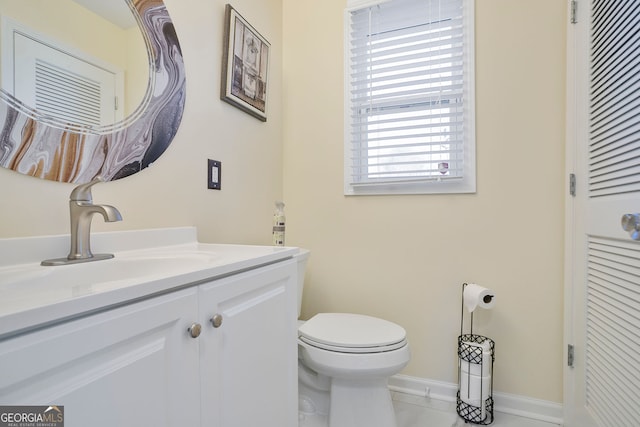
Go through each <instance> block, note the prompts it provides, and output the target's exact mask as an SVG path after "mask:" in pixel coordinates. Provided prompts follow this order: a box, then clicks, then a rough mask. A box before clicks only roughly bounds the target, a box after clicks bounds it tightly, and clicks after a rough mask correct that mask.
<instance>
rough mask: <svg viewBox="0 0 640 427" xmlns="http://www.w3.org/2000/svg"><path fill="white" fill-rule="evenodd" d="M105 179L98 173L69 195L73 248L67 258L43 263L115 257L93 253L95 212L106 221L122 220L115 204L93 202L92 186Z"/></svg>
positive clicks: (62, 262) (86, 260)
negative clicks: (92, 223)
mask: <svg viewBox="0 0 640 427" xmlns="http://www.w3.org/2000/svg"><path fill="white" fill-rule="evenodd" d="M103 181H104V180H103V179H102V177H101V176H99V175H98V176H96V177H95V178H94V179H93V181H91V182H88V183H86V184H81V185H79V186H77V187H76V188H74V189H73V191H72V192H71V196H70V197H69V210H70V216H71V250H70V251H69V255H68V256H67V257H66V258H56V259H48V260H45V261H42V263H41V264H42V265H47V266H50V265H66V264H75V263H79V262H88V261H98V260H102V259H109V258H113V254H95V255H94V254H92V253H91V240H90V239H91V219H92V218H93V214H96V213H99V214H101V215H102V216H103V217H104V220H105V221H106V222H115V221H122V216H121V215H120V212H119V211H118V209H116V208H114V207H113V206H109V205H94V204H93V197H92V196H91V187H93V186H94V185H96V184H97V183H99V182H103Z"/></svg>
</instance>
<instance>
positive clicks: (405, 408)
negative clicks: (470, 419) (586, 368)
mask: <svg viewBox="0 0 640 427" xmlns="http://www.w3.org/2000/svg"><path fill="white" fill-rule="evenodd" d="M393 405H394V407H395V410H396V419H397V421H398V426H397V427H474V426H475V424H465V422H464V421H463V420H462V419H461V418H460V417H458V414H456V412H455V409H454V407H453V404H451V407H450V408H445V407H443V408H430V407H426V406H422V405H415V404H412V403H407V402H402V401H398V400H394V402H393ZM446 406H448V405H446ZM326 423H327V420H326V418H325V417H322V416H317V415H301V416H300V422H299V427H326V426H327V424H326ZM557 426H558V424H553V423H547V422H543V421H537V420H532V419H529V418H523V417H517V416H515V415H509V414H503V413H500V412H495V413H494V422H493V424H491V427H557Z"/></svg>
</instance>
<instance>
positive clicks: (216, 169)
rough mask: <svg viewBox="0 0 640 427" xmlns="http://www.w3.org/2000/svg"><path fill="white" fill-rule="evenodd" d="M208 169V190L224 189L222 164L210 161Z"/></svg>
mask: <svg viewBox="0 0 640 427" xmlns="http://www.w3.org/2000/svg"><path fill="white" fill-rule="evenodd" d="M207 169H208V172H207V188H209V189H210V190H220V189H221V188H222V182H221V178H222V162H220V161H218V160H211V159H208V161H207Z"/></svg>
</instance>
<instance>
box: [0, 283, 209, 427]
mask: <svg viewBox="0 0 640 427" xmlns="http://www.w3.org/2000/svg"><path fill="white" fill-rule="evenodd" d="M196 315H197V289H195V288H192V289H185V290H182V291H179V292H175V293H171V294H167V295H163V296H160V297H155V298H152V299H149V300H146V301H142V302H138V303H135V304H131V305H128V306H124V307H120V308H116V309H113V310H109V311H106V312H103V313H99V314H94V315H91V316H87V317H84V318H80V319H76V320H73V321H69V322H67V323H63V324H61V325H58V326H52V327H49V328H46V329H42V330H40V331H36V332H32V333H28V334H25V335H22V336H18V337H16V338H12V339H8V340H5V341H0V404H2V405H8V404H10V405H48V404H52V405H64V413H65V426H67V427H87V426H91V427H102V426H104V427H114V426H118V427H128V426H131V427H134V426H135V427H139V426H167V427H179V426H197V425H199V422H200V420H199V394H198V391H199V377H198V340H197V339H193V338H191V337H190V335H189V333H188V331H187V329H188V327H189V326H190V324H191V321H192V320H194V321H195V320H196Z"/></svg>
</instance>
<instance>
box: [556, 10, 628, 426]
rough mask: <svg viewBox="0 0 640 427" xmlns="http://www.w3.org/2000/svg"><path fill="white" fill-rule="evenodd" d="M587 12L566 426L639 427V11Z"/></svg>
mask: <svg viewBox="0 0 640 427" xmlns="http://www.w3.org/2000/svg"><path fill="white" fill-rule="evenodd" d="M578 8H583V9H584V10H583V11H582V13H580V14H579V15H578V23H577V24H576V25H575V26H572V27H575V28H570V32H571V31H576V32H577V33H583V34H582V35H578V36H575V39H574V38H573V36H572V35H571V34H570V36H569V39H570V41H571V40H575V41H576V45H575V57H574V58H573V59H574V60H575V62H574V63H573V65H575V67H576V68H575V76H572V75H571V74H570V75H569V77H570V78H571V77H575V81H574V82H571V81H570V84H572V83H573V84H575V101H576V104H575V105H574V107H573V108H575V111H576V116H575V117H574V118H575V120H576V121H575V123H572V122H571V121H570V126H571V125H575V127H576V129H575V137H576V138H575V154H576V157H575V158H576V169H575V171H576V174H577V176H578V188H579V190H578V192H577V195H576V199H575V201H574V202H573V203H570V204H569V207H570V209H574V212H573V213H572V224H571V226H572V227H573V233H572V234H570V236H571V240H570V241H568V242H567V244H568V245H569V247H570V248H571V249H570V251H569V252H568V253H569V254H570V256H571V259H570V263H571V268H572V275H571V278H572V280H573V284H572V286H571V287H569V288H568V289H570V292H569V293H568V294H567V296H568V297H569V298H571V299H572V300H571V304H570V305H569V306H568V307H569V310H568V312H567V317H568V322H569V323H568V325H567V328H566V330H567V333H568V340H569V342H572V343H575V364H574V367H573V368H569V369H568V371H569V373H568V375H567V378H568V381H567V382H565V388H566V394H565V405H567V412H566V415H567V417H566V420H565V421H566V425H567V426H579V427H589V426H599V427H626V426H629V427H635V426H638V425H640V405H639V404H638V401H639V399H640V242H639V241H636V240H633V239H632V238H631V236H630V234H629V233H628V232H627V231H625V230H623V229H622V226H621V218H622V217H623V215H625V214H629V213H632V214H633V213H637V212H640V2H638V1H631V0H593V1H592V2H591V3H590V4H589V2H580V3H579V4H578ZM570 61H571V59H570ZM571 66H572V64H571V63H570V64H569V67H570V69H571ZM570 90H571V89H570ZM569 101H570V102H573V100H572V99H570V100H569ZM570 108H571V107H570ZM570 135H571V132H570Z"/></svg>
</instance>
